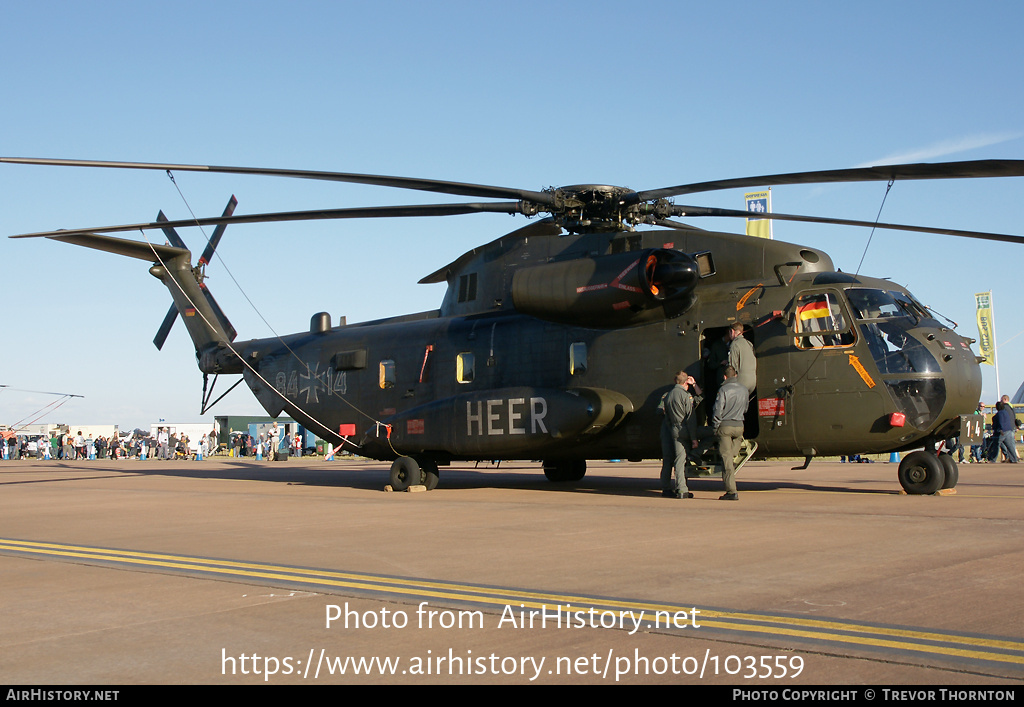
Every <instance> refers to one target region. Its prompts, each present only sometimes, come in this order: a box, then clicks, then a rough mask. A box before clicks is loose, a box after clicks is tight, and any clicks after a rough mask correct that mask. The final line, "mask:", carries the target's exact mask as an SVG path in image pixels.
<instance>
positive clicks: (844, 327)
mask: <svg viewBox="0 0 1024 707" xmlns="http://www.w3.org/2000/svg"><path fill="white" fill-rule="evenodd" d="M794 330H795V332H796V345H797V346H798V347H800V348H802V349H821V348H826V347H831V346H850V345H852V344H853V340H854V335H853V331H852V330H851V329H850V327H849V325H848V324H847V322H846V317H844V316H843V310H842V308H841V307H840V306H839V298H838V297H837V296H836V295H835V294H834V293H832V292H817V293H814V294H806V295H801V296H800V297H798V298H797V301H796V323H795V326H794Z"/></svg>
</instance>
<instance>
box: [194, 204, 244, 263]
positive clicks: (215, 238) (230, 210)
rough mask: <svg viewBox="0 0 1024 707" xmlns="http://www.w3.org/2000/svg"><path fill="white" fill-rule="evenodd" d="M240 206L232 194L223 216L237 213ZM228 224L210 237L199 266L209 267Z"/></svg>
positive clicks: (219, 227) (224, 224)
mask: <svg viewBox="0 0 1024 707" xmlns="http://www.w3.org/2000/svg"><path fill="white" fill-rule="evenodd" d="M236 206H238V199H236V198H235V195H234V194H232V195H231V198H230V199H229V200H228V205H227V206H225V207H224V214H223V216H224V217H225V218H227V217H228V216H231V215H232V214H234V213H235V207H236ZM227 227H228V225H227V224H226V223H222V224H220V225H218V226H217V228H215V229H214V230H213V235H212V236H210V242H209V243H207V244H206V249H205V250H204V251H203V254H202V256H201V257H200V258H199V265H209V264H210V259H211V258H213V251H215V250H217V245H218V244H219V243H220V239H221V237H222V236H223V235H224V229H225V228H227Z"/></svg>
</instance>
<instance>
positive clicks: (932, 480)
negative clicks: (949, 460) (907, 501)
mask: <svg viewBox="0 0 1024 707" xmlns="http://www.w3.org/2000/svg"><path fill="white" fill-rule="evenodd" d="M947 456H948V455H947ZM899 478H900V486H902V487H903V490H904V491H906V492H907V493H909V494H916V495H920V494H932V493H935V492H936V491H938V490H939V489H940V488H942V484H943V483H945V480H946V473H945V471H944V469H943V463H942V462H940V461H939V458H938V456H936V454H935V452H926V451H920V450H919V451H917V452H911V453H910V454H908V455H907V456H906V457H904V458H903V461H901V462H900V469H899Z"/></svg>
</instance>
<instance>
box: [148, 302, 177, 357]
mask: <svg viewBox="0 0 1024 707" xmlns="http://www.w3.org/2000/svg"><path fill="white" fill-rule="evenodd" d="M177 318H178V308H177V307H175V306H174V305H173V304H172V305H171V308H170V309H168V310H167V316H166V317H164V321H163V324H161V325H160V328H159V329H157V332H156V336H155V337H153V344H154V345H155V346H156V348H157V350H158V351H159V350H162V349H163V347H164V342H165V341H167V335H168V334H170V333H171V327H172V326H174V320H175V319H177Z"/></svg>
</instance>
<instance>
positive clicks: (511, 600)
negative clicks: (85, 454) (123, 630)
mask: <svg viewBox="0 0 1024 707" xmlns="http://www.w3.org/2000/svg"><path fill="white" fill-rule="evenodd" d="M5 550H6V551H8V552H16V553H25V554H32V555H42V556H48V557H58V558H66V559H81V560H93V561H104V562H117V563H123V564H128V565H138V566H145V567H157V568H168V569H175V570H182V571H191V572H201V573H206V574H212V575H221V576H224V575H228V576H233V577H240V578H248V579H262V580H276V581H284V582H292V583H294V582H299V583H303V584H311V585H315V586H325V587H335V588H338V587H342V588H348V589H357V590H364V591H377V592H388V593H392V594H400V595H410V596H418V597H431V598H439V599H448V600H453V601H471V602H474V603H481V604H488V605H496V606H503V605H512V604H516V603H518V604H520V605H521V606H522V607H523V608H529V609H540V608H541V607H544V606H549V605H550V604H555V605H556V606H562V605H566V604H568V605H571V607H572V610H575V611H581V610H583V609H589V608H591V607H594V608H598V607H600V608H618V609H625V610H643V611H645V612H649V613H651V614H652V615H656V613H657V612H659V611H661V612H667V613H668V614H669V615H671V614H674V613H676V612H678V611H685V610H687V607H681V606H678V605H668V604H649V603H642V602H628V601H623V600H618V599H604V598H601V597H588V596H582V595H565V594H551V593H545V592H530V591H521V590H515V589H508V588H491V587H483V586H479V585H471V584H459V583H454V582H438V581H429V580H418V579H407V578H397V577H387V576H379V575H378V576H375V575H367V574H358V573H351V572H337V571H331V570H315V569H305V568H301V567H286V566H281V565H267V564H260V563H245V562H237V561H232V560H214V559H208V558H200V557H183V556H180V555H167V554H161V553H147V552H139V551H131V550H111V549H105V548H95V547H86V546H79V545H65V544H58V543H42V542H32V541H25V540H14V539H0V552H2V551H5ZM567 611H568V610H567ZM699 621H700V625H701V627H709V628H717V629H722V630H730V631H742V632H748V633H762V634H770V635H775V636H778V635H783V636H793V637H797V638H805V639H812V640H822V641H829V642H833V643H848V644H855V645H864V646H873V647H880V648H894V649H898V650H914V651H918V652H924V653H934V654H939V655H946V656H955V657H961V658H970V659H975V660H985V661H995V662H1001V663H1013V664H1018V665H1024V641H1013V640H1003V639H996V638H986V637H979V636H960V635H955V634H943V633H937V632H929V631H916V630H912V629H904V628H894V627H885V626H869V625H863V624H854V623H843V622H838V621H827V620H823V619H805V618H799V617H785V616H772V615H765V614H750V613H732V612H723V611H716V610H711V609H702V610H700V616H699ZM765 624H767V625H765ZM853 634H860V635H853ZM922 641H934V642H937V643H945V644H952V645H931V644H929V643H922ZM973 647H977V648H981V649H986V648H987V649H990V650H989V651H986V650H974V649H973ZM1000 649H1002V650H1007V651H1016V652H1019V653H1022V655H1012V654H1006V653H995V652H990V651H991V650H1000Z"/></svg>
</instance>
